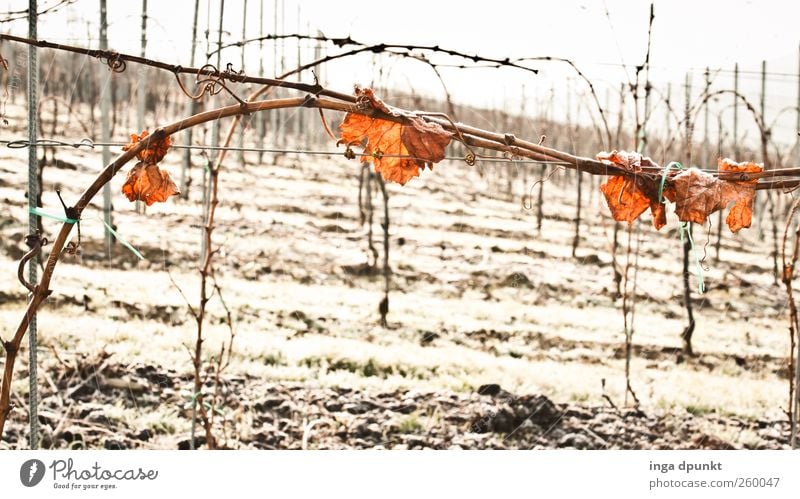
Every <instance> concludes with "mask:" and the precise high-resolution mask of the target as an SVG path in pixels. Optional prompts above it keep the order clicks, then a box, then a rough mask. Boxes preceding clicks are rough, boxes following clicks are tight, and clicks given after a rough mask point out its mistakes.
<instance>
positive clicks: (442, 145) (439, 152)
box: [339, 88, 453, 185]
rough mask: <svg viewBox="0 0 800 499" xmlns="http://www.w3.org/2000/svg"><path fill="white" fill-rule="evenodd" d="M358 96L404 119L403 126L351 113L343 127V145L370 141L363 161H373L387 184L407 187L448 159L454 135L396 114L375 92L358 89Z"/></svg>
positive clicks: (417, 119)
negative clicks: (413, 179) (449, 146)
mask: <svg viewBox="0 0 800 499" xmlns="http://www.w3.org/2000/svg"><path fill="white" fill-rule="evenodd" d="M356 95H357V96H358V97H359V101H360V102H364V103H366V104H367V105H369V106H370V107H372V108H373V109H376V110H379V111H381V112H384V113H386V114H390V115H392V116H396V117H399V118H402V119H403V122H402V123H400V122H394V121H389V120H383V119H380V118H371V117H369V116H364V115H361V114H354V113H347V115H346V116H345V117H344V121H343V122H342V124H341V125H340V126H339V129H340V130H341V132H342V135H341V140H342V142H344V143H346V144H362V143H363V142H364V141H366V145H365V147H364V155H363V156H362V159H363V160H368V161H372V162H373V163H374V164H375V171H376V172H379V173H380V174H381V175H383V178H384V179H385V180H387V181H391V182H397V183H398V184H401V185H404V184H405V183H406V182H408V181H409V180H411V179H412V178H413V177H416V176H419V171H420V168H423V169H424V168H426V167H428V168H431V169H433V163H437V162H439V161H441V160H442V159H444V155H445V149H446V148H447V145H448V144H449V143H450V139H451V137H452V135H453V134H452V133H450V132H448V131H446V130H445V129H444V128H442V127H441V126H440V125H439V124H437V123H431V122H427V121H425V120H423V119H422V118H421V117H419V116H417V115H415V114H412V113H400V112H399V111H396V110H393V109H392V108H390V107H389V106H387V105H386V104H384V103H383V102H382V101H381V100H380V99H378V98H377V97H375V95H374V94H373V92H372V89H369V88H366V89H360V88H356Z"/></svg>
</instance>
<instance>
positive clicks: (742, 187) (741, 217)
mask: <svg viewBox="0 0 800 499" xmlns="http://www.w3.org/2000/svg"><path fill="white" fill-rule="evenodd" d="M717 165H718V166H719V170H720V171H722V172H737V173H757V172H760V171H763V170H764V167H763V166H761V165H759V164H756V163H748V162H742V163H736V162H735V161H732V160H730V159H728V158H725V159H719V160H718V161H717ZM757 182H758V179H753V180H747V181H743V182H725V183H724V184H723V185H725V186H726V187H725V192H726V193H728V196H729V197H735V198H736V202H735V203H734V205H733V207H732V208H731V211H730V212H728V216H727V218H725V223H727V224H728V227H729V228H730V229H731V232H734V233H735V232H738V231H740V230H741V229H744V228H747V227H750V224H751V223H752V221H753V200H754V198H755V195H756V183H757ZM731 191H733V192H731Z"/></svg>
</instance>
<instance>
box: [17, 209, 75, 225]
mask: <svg viewBox="0 0 800 499" xmlns="http://www.w3.org/2000/svg"><path fill="white" fill-rule="evenodd" d="M28 211H30V213H31V215H37V216H40V217H44V218H51V219H53V220H58V221H59V222H64V223H65V224H76V223H78V222H80V220H75V219H74V218H67V217H62V216H59V215H53V214H52V213H47V212H46V211H42V210H40V209H39V208H36V207H34V206H31V208H30V209H29V210H28Z"/></svg>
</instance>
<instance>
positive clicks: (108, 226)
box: [97, 217, 144, 260]
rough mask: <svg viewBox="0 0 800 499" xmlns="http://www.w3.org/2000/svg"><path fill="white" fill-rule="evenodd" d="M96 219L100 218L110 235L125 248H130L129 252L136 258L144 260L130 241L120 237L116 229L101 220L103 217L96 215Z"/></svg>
mask: <svg viewBox="0 0 800 499" xmlns="http://www.w3.org/2000/svg"><path fill="white" fill-rule="evenodd" d="M97 219H98V220H100V221H101V222H103V225H105V226H106V230H108V232H110V233H111V235H112V236H114V237H115V238H116V239H117V241H119V242H120V244H122V245H123V246H125V247H126V248H128V249H129V250H130V252H131V253H133V254H134V255H136V258H138V259H139V260H144V256H142V254H141V253H139V250H137V249H136V248H134V247H133V246H132V245H131V243H129V242H128V241H126V240H125V239H123V238H122V236H120V235H119V234H117V231H115V230H114V229H113V228H112V227H111V226H110V225H108V224H107V223H106V221H105V220H103V219H102V218H100V217H97Z"/></svg>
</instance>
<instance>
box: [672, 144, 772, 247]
mask: <svg viewBox="0 0 800 499" xmlns="http://www.w3.org/2000/svg"><path fill="white" fill-rule="evenodd" d="M718 165H719V170H720V171H729V172H741V173H755V172H760V171H762V170H763V168H762V167H761V166H760V165H757V164H755V163H736V162H734V161H731V160H729V159H720V160H719V161H718ZM756 182H757V179H752V180H747V181H733V180H725V179H719V178H717V177H714V176H713V175H711V174H709V173H705V172H703V171H700V170H698V169H697V168H689V169H688V170H686V171H684V172H681V173H679V174H678V175H676V176H675V177H674V178H673V179H672V184H673V185H674V187H675V192H676V196H675V197H676V199H675V212H676V213H677V215H678V218H679V219H680V220H681V221H684V222H694V223H699V224H702V223H705V221H706V220H707V219H708V216H709V215H711V214H712V213H714V212H715V211H717V210H721V209H723V208H725V207H726V206H727V205H728V204H730V203H731V202H733V203H734V205H733V207H732V208H731V211H730V213H728V217H727V218H726V219H725V222H726V223H727V224H728V227H729V228H730V229H731V231H732V232H738V231H739V230H741V229H743V228H745V227H750V224H751V222H752V218H753V199H754V197H755V193H756Z"/></svg>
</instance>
